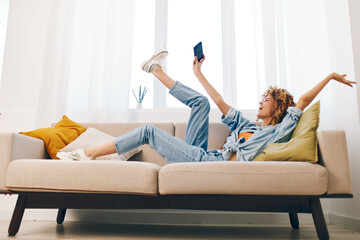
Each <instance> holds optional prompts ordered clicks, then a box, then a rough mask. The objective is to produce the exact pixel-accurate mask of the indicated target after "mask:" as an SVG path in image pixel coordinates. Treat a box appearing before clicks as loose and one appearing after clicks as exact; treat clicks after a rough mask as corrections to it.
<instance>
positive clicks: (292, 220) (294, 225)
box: [289, 212, 299, 229]
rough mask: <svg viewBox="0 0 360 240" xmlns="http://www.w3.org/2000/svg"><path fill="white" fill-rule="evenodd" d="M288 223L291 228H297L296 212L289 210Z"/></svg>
mask: <svg viewBox="0 0 360 240" xmlns="http://www.w3.org/2000/svg"><path fill="white" fill-rule="evenodd" d="M289 218H290V223H291V226H292V228H293V229H299V218H298V215H297V212H289Z"/></svg>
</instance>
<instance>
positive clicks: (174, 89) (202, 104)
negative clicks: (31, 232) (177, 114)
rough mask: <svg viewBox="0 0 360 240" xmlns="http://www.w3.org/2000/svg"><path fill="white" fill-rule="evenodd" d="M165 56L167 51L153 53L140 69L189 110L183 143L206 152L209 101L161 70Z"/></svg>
mask: <svg viewBox="0 0 360 240" xmlns="http://www.w3.org/2000/svg"><path fill="white" fill-rule="evenodd" d="M167 54H168V53H167V51H159V52H157V53H155V54H154V55H153V56H152V57H151V58H149V59H148V60H146V61H145V62H144V63H143V64H142V65H141V69H142V70H144V71H146V72H151V73H152V74H153V75H154V76H155V77H156V78H157V79H159V80H160V82H162V83H163V84H164V85H165V86H166V87H167V88H168V89H169V90H170V92H169V93H170V94H171V95H173V96H174V97H175V98H177V99H178V100H179V101H181V102H182V103H184V104H185V105H187V106H189V107H190V108H191V114H190V118H189V120H188V124H187V126H186V132H185V142H186V143H188V144H190V145H193V146H199V147H201V148H203V149H204V150H205V151H206V150H207V147H208V135H209V112H210V104H209V101H208V99H207V98H206V97H205V96H203V95H202V94H200V93H198V92H196V91H195V90H193V89H191V88H189V87H187V86H185V85H183V84H181V83H180V82H176V81H174V80H173V79H172V78H170V77H169V76H168V75H167V74H166V73H165V72H164V71H163V70H162V69H161V66H162V64H163V61H164V60H165V59H166V57H167Z"/></svg>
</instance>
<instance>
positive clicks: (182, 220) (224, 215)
mask: <svg viewBox="0 0 360 240" xmlns="http://www.w3.org/2000/svg"><path fill="white" fill-rule="evenodd" d="M11 216H12V211H9V210H3V211H1V210H0V220H8V221H10V219H11ZM56 216H57V210H54V209H50V210H49V209H26V210H25V214H24V218H23V220H37V221H54V222H55V220H56ZM324 216H325V221H326V222H327V224H329V223H330V219H329V214H324ZM65 221H94V222H104V223H119V224H150V225H151V224H153V225H194V226H196V225H201V226H236V225H244V224H256V225H274V224H278V225H284V224H285V225H287V224H288V225H289V226H290V220H289V215H288V214H286V213H249V212H227V211H195V210H170V209H162V210H159V209H157V210H151V209H149V210H148V209H145V210H144V209H141V210H136V209H134V210H68V211H67V213H66V217H65ZM299 222H300V226H301V224H313V219H312V215H311V214H299Z"/></svg>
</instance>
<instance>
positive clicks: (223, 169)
mask: <svg viewBox="0 0 360 240" xmlns="http://www.w3.org/2000/svg"><path fill="white" fill-rule="evenodd" d="M326 191H327V171H326V169H325V168H324V167H322V166H321V165H319V164H313V163H306V162H201V163H174V164H168V165H166V166H164V167H162V168H161V170H160V172H159V193H160V194H242V195H321V194H324V193H325V192H326Z"/></svg>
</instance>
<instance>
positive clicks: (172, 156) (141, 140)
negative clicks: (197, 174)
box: [114, 125, 221, 163]
mask: <svg viewBox="0 0 360 240" xmlns="http://www.w3.org/2000/svg"><path fill="white" fill-rule="evenodd" d="M114 143H115V147H116V150H117V152H118V154H122V153H125V152H127V151H130V150H132V149H134V148H136V147H139V146H141V145H143V144H149V145H150V147H151V148H153V149H154V150H155V151H156V152H157V153H158V154H159V155H160V156H162V157H163V158H164V159H165V160H166V161H167V162H170V163H174V162H204V161H219V157H216V156H213V155H212V154H208V153H207V152H206V151H205V150H204V149H203V148H201V147H198V146H191V145H189V144H187V143H186V142H185V141H183V140H181V139H179V138H177V137H174V136H172V135H171V134H169V133H168V132H166V131H164V130H161V129H159V128H157V127H155V126H153V125H144V126H142V127H139V128H136V129H134V130H132V131H130V132H129V133H127V134H125V135H122V136H120V137H118V138H116V139H115V140H114ZM220 160H221V159H220Z"/></svg>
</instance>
